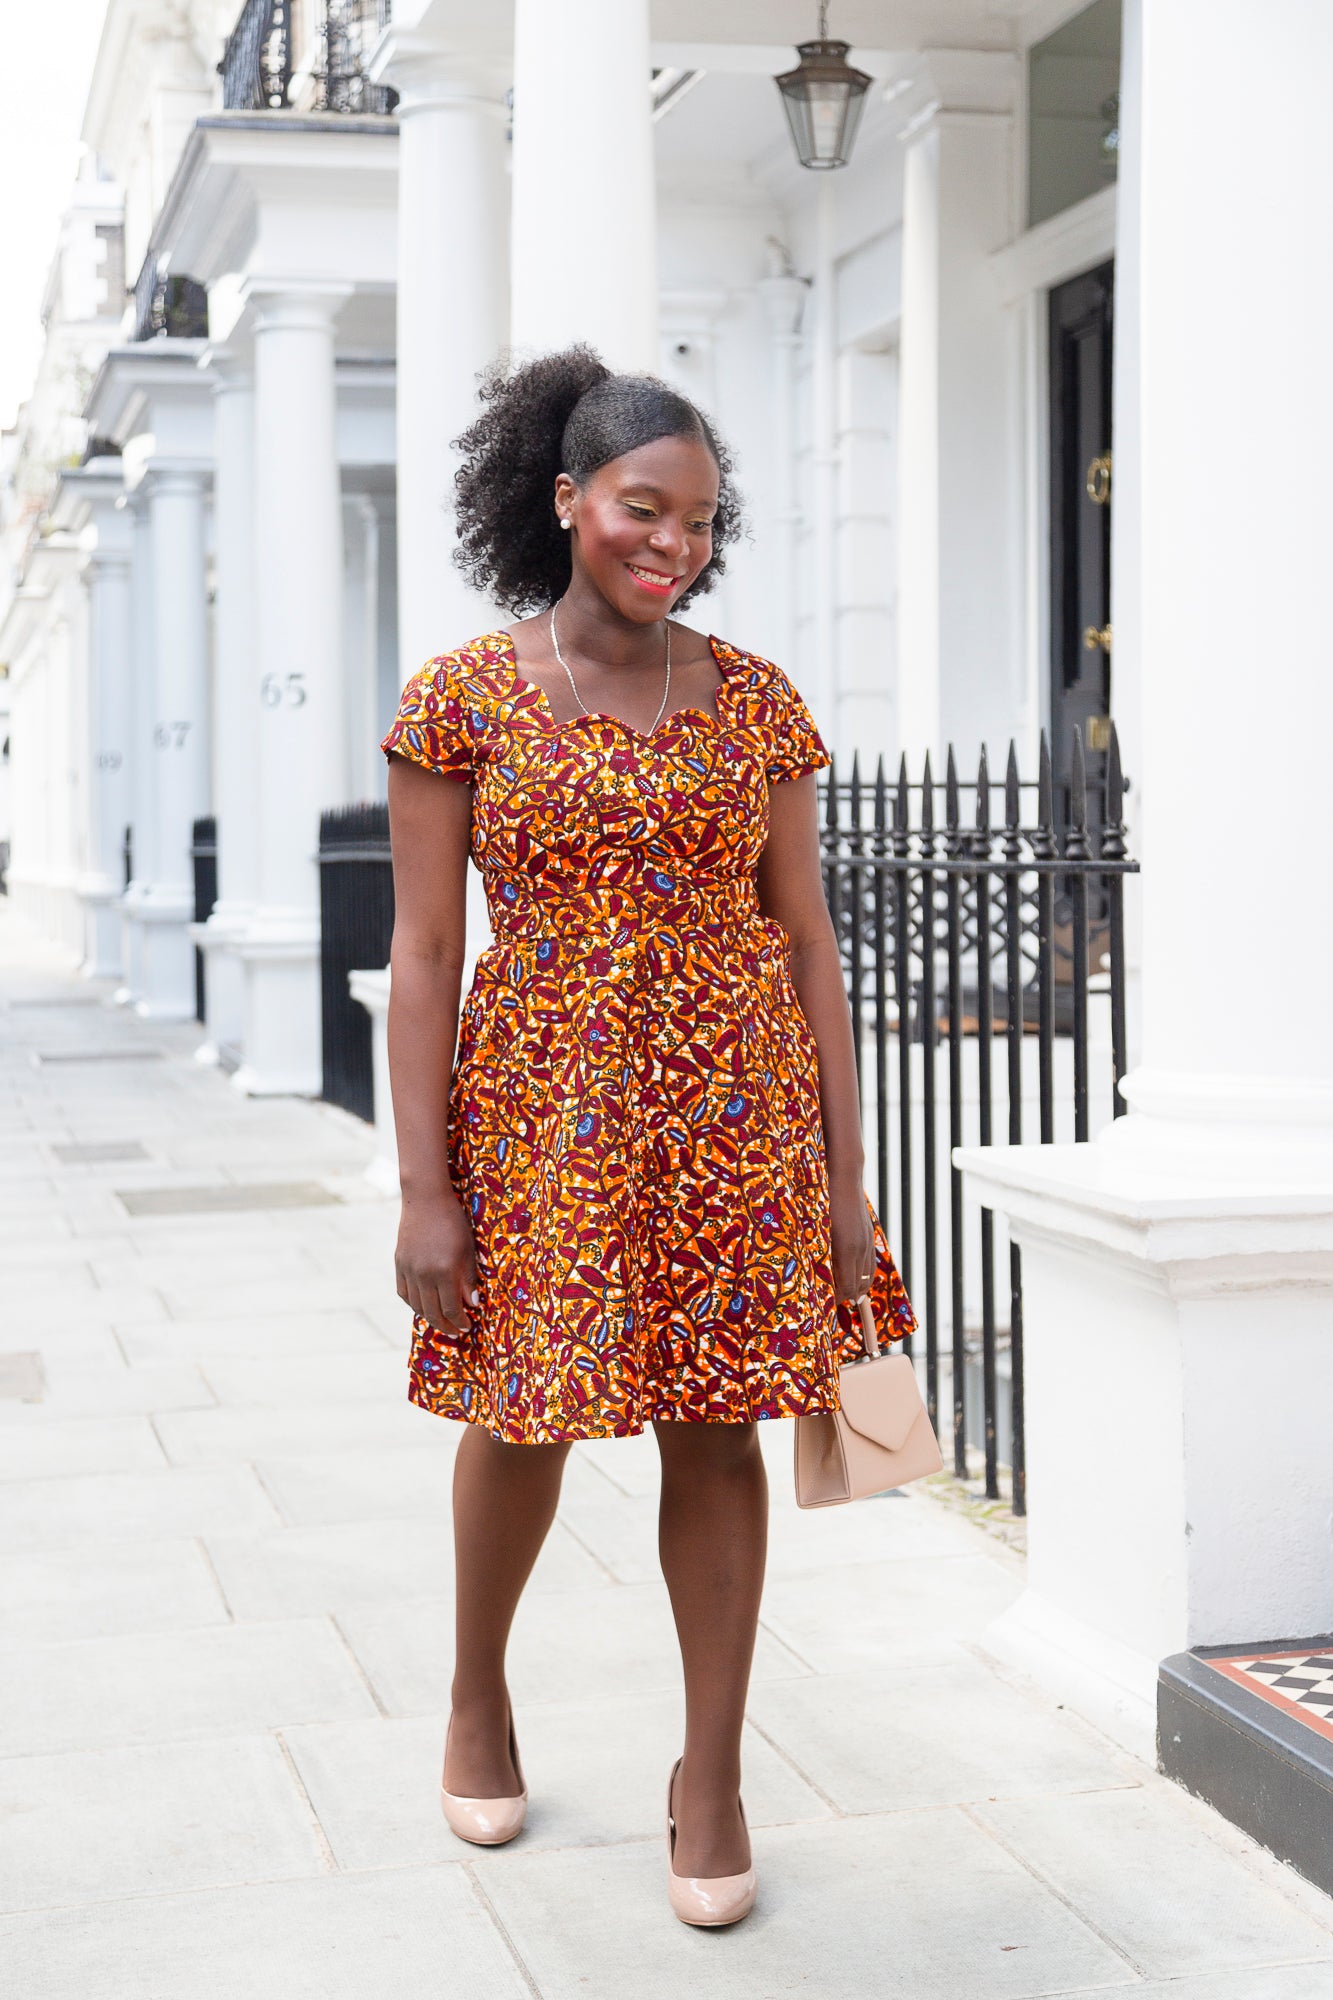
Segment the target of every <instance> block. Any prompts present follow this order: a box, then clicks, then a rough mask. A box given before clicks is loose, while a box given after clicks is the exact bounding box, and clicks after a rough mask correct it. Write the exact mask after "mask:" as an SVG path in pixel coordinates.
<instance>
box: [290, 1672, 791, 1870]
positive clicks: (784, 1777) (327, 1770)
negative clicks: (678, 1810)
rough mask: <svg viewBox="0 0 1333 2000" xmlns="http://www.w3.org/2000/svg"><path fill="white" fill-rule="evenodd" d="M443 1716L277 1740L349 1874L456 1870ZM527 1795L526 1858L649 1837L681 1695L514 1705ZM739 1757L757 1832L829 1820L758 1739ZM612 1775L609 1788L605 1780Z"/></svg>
mask: <svg viewBox="0 0 1333 2000" xmlns="http://www.w3.org/2000/svg"><path fill="white" fill-rule="evenodd" d="M447 1720H448V1717H447V1714H445V1713H444V1712H443V1711H441V1712H439V1713H437V1714H435V1715H431V1716H421V1717H415V1718H412V1719H410V1720H406V1721H400V1722H391V1723H382V1722H371V1723H364V1722H362V1723H356V1722H354V1723H335V1724H330V1725H321V1726H317V1727H311V1728H305V1729H289V1730H284V1732H283V1735H284V1740H285V1741H286V1743H287V1745H288V1747H289V1749H290V1750H291V1752H292V1756H293V1757H294V1759H295V1761H296V1766H297V1769H298V1770H299V1771H300V1773H301V1777H302V1779H303V1781H304V1783H305V1788H306V1790H307V1792H308V1793H309V1795H310V1799H311V1802H312V1804H313V1805H314V1808H315V1811H316V1813H317V1814H318V1815H319V1822H320V1825H321V1826H322V1827H323V1829H324V1833H325V1836H326V1837H327V1839H328V1842H329V1845H330V1846H331V1847H332V1849H333V1852H334V1854H335V1855H336V1857H337V1859H338V1861H339V1864H340V1865H341V1866H342V1867H345V1868H377V1867H393V1866H398V1865H401V1864H403V1863H405V1862H411V1861H429V1860H436V1859H439V1860H446V1859H456V1858H457V1857H458V1855H459V1852H460V1847H459V1843H458V1841H457V1840H456V1838H455V1836H454V1835H453V1834H452V1833H450V1831H449V1829H448V1827H447V1826H446V1825H445V1823H444V1818H443V1815H442V1813H441V1811H440V1801H439V1791H438V1786H439V1779H440V1771H441V1766H442V1763H443V1756H444V1735H445V1725H446V1723H447ZM514 1722H515V1730H516V1733H517V1736H518V1743H519V1754H520V1757H521V1758H522V1762H523V1775H524V1777H525V1778H526V1780H527V1783H528V1789H529V1795H530V1796H529V1805H528V1817H527V1823H526V1825H525V1827H524V1830H523V1834H522V1836H521V1839H522V1844H523V1848H524V1851H525V1852H529V1853H530V1852H533V1851H536V1850H538V1849H542V1848H566V1847H605V1846H612V1845H614V1844H615V1843H617V1842H620V1841H633V1840H642V1839H644V1838H652V1837H655V1835H656V1830H657V1822H658V1820H659V1819H660V1817H661V1815H662V1811H663V1802H664V1800H665V1796H666V1781H667V1773H668V1772H669V1771H670V1769H671V1766H672V1764H673V1762H674V1761H675V1759H676V1758H677V1757H678V1756H679V1755H680V1749H681V1740H682V1735H683V1731H684V1701H683V1699H682V1697H681V1696H680V1695H679V1694H670V1695H668V1694H656V1695H621V1696H617V1697H614V1698H612V1699H605V1698H602V1699H598V1700H596V1701H582V1702H573V1703H562V1702H543V1703H536V1704H534V1705H532V1706H531V1707H525V1706H521V1705H519V1704H516V1705H515V1710H514ZM745 1735H746V1740H745V1744H744V1748H743V1757H744V1769H745V1810H746V1817H747V1819H748V1820H749V1823H750V1825H751V1826H752V1827H754V1828H756V1829H757V1828H759V1827H768V1826H777V1825H790V1824H793V1823H795V1822H797V1821H802V1820H816V1819H827V1818H828V1817H829V1808H828V1806H827V1805H826V1804H825V1803H824V1801H823V1800H822V1799H821V1798H820V1797H819V1796H818V1794H817V1793H816V1792H814V1791H812V1790H811V1788H810V1787H809V1786H808V1785H806V1784H805V1783H804V1782H803V1781H802V1780H801V1779H800V1778H799V1777H798V1776H797V1774H796V1773H795V1772H794V1771H793V1770H792V1769H791V1767H790V1765H789V1764H788V1763H787V1762H786V1761H785V1759H784V1758H782V1757H780V1756H778V1755H777V1753H776V1752H775V1751H774V1750H773V1749H772V1747H771V1746H770V1745H769V1744H768V1743H766V1742H765V1741H764V1740H763V1738H762V1737H760V1736H758V1735H757V1734H756V1733H755V1732H754V1731H752V1730H747V1731H746V1733H745ZM606 1771H614V1772H615V1783H614V1784H613V1785H608V1784H606V1783H605V1781H604V1779H603V1775H602V1774H603V1773H604V1772H606Z"/></svg>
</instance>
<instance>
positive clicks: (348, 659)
mask: <svg viewBox="0 0 1333 2000" xmlns="http://www.w3.org/2000/svg"><path fill="white" fill-rule="evenodd" d="M343 548H344V555H345V573H344V579H343V677H344V681H345V685H346V688H347V702H346V705H345V708H344V713H343V730H344V734H345V744H344V755H345V757H346V760H347V778H348V797H349V798H354V799H373V798H376V797H377V796H379V793H378V792H377V789H376V780H377V779H378V778H379V775H380V769H381V767H382V766H383V763H384V754H383V752H382V751H381V749H380V747H379V739H380V737H381V736H383V734H384V728H387V727H388V724H387V723H386V724H385V725H384V728H381V727H380V726H379V684H378V676H377V672H376V668H377V665H378V650H379V622H380V603H379V595H380V591H379V579H380V513H379V507H378V505H377V504H376V501H375V499H374V497H373V495H371V494H369V493H350V494H346V495H345V496H344V498H343Z"/></svg>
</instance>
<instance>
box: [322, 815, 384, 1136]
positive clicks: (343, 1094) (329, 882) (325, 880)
mask: <svg viewBox="0 0 1333 2000" xmlns="http://www.w3.org/2000/svg"><path fill="white" fill-rule="evenodd" d="M319 905H320V979H321V986H322V1019H323V1030H324V1085H323V1092H322V1094H323V1096H324V1097H325V1098H326V1099H327V1100H328V1102H329V1103H330V1104H341V1105H342V1107H343V1109H344V1110H345V1111H352V1112H355V1114H356V1116H357V1117H358V1118H365V1119H367V1120H369V1119H373V1118H374V1116H375V1085H374V1071H373V1067H372V1053H371V1025H370V1016H369V1015H368V1014H367V1012H366V1010H365V1008H364V1007H362V1006H361V1005H360V1003H359V1002H358V1001H356V1000H353V998H352V995H351V992H350V990H349V988H348V984H347V976H348V974H349V973H351V972H357V971H361V970H363V969H365V968H367V967H369V968H376V967H379V966H384V965H387V964H388V962H389V946H390V943H391V942H392V939H393V867H392V862H391V859H390V854H389V808H388V807H387V806H386V805H355V806H342V807H339V808H338V809H337V810H336V811H333V812H326V813H323V814H321V816H320V822H319Z"/></svg>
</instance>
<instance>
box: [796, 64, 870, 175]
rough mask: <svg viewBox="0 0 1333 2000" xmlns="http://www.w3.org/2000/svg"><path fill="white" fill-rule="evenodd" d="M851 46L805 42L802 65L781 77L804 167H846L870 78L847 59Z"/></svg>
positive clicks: (819, 169)
mask: <svg viewBox="0 0 1333 2000" xmlns="http://www.w3.org/2000/svg"><path fill="white" fill-rule="evenodd" d="M849 47H850V44H849V43H847V42H833V41H818V42H802V43H800V45H799V48H798V53H799V55H800V58H801V60H800V63H799V65H798V67H797V68H796V69H792V70H788V71H787V72H786V74H785V75H783V76H780V77H779V78H778V79H777V85H778V89H779V90H780V91H781V93H782V103H783V108H784V110H785V111H786V113H787V123H788V124H789V125H790V127H791V136H792V142H793V144H794V145H795V147H796V153H797V157H798V159H799V160H800V162H801V165H802V166H803V167H810V168H812V169H814V170H815V171H821V170H827V169H828V168H831V167H845V166H846V164H847V162H848V160H849V159H850V157H851V151H852V147H853V145H854V143H855V141H856V128H857V126H858V125H859V124H860V122H861V113H862V112H863V111H864V109H865V99H866V92H867V90H868V89H869V88H870V78H869V77H868V76H867V75H866V73H865V71H864V70H860V69H853V68H852V66H851V64H850V63H849V62H848V61H847V51H848V48H849Z"/></svg>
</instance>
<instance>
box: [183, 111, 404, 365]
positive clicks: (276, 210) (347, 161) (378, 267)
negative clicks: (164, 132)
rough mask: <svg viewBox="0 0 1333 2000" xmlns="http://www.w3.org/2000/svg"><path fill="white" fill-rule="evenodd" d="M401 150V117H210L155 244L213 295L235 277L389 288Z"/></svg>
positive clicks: (201, 125)
mask: <svg viewBox="0 0 1333 2000" xmlns="http://www.w3.org/2000/svg"><path fill="white" fill-rule="evenodd" d="M397 154H398V126H397V122H396V120H395V119H393V118H378V117H356V118H349V117H339V116H333V115H332V114H323V113H298V112H273V111H219V112H214V113H211V114H210V115H209V116H208V117H207V118H201V119H199V120H198V121H197V122H196V124H195V126H194V129H193V130H192V131H191V133H190V136H189V138H188V140H187V141H186V144H185V148H184V151H183V152H182V154H181V158H180V164H179V165H178V167H177V169H176V172H175V174H174V175H173V176H172V181H171V186H170V187H169V188H168V190H167V194H166V198H165V200H164V201H163V204H162V209H161V213H160V214H159V216H158V220H157V227H156V229H155V231H154V238H153V240H154V245H155V247H156V248H157V250H158V252H159V254H160V255H162V256H164V257H167V258H169V260H170V264H171V268H172V269H173V270H175V271H180V272H188V274H189V275H190V276H191V277H193V278H195V279H197V280H198V281H199V283H200V284H202V285H205V286H208V287H210V288H211V287H212V286H213V285H214V284H215V283H216V282H217V280H218V279H219V278H222V277H225V276H228V275H230V274H233V273H237V272H244V273H250V274H253V275H255V276H259V275H266V276H269V277H274V278H284V277H285V278H290V279H301V278H305V279H310V280H318V279H321V278H328V279H332V280H339V279H344V278H346V279H349V280H351V281H352V282H353V283H356V284H382V285H391V284H392V283H393V281H394V277H395V275H396V236H395V231H394V228H393V215H394V210H395V205H396V201H397ZM226 331H227V329H225V328H223V329H219V328H216V327H214V328H213V332H214V334H215V335H217V334H219V333H221V334H222V335H224V336H225V333H226Z"/></svg>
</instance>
